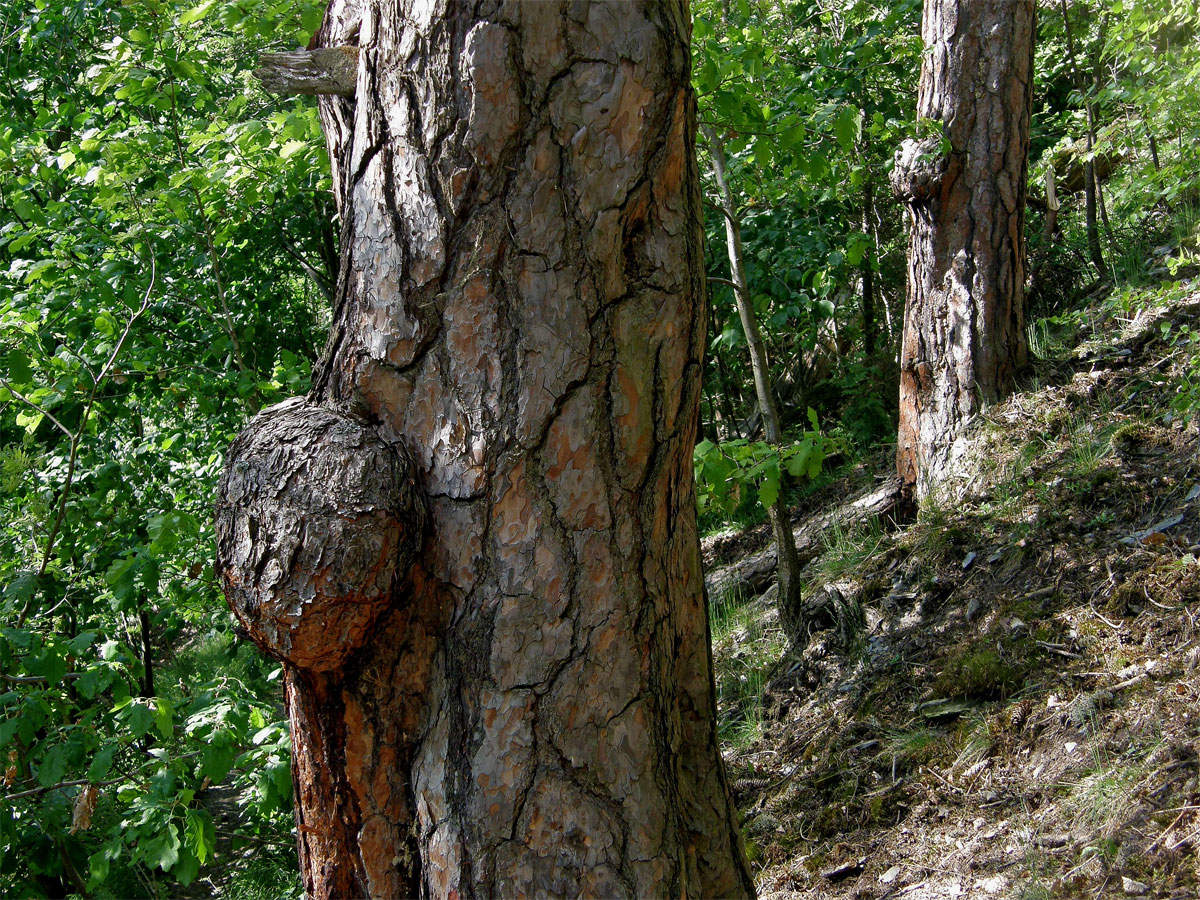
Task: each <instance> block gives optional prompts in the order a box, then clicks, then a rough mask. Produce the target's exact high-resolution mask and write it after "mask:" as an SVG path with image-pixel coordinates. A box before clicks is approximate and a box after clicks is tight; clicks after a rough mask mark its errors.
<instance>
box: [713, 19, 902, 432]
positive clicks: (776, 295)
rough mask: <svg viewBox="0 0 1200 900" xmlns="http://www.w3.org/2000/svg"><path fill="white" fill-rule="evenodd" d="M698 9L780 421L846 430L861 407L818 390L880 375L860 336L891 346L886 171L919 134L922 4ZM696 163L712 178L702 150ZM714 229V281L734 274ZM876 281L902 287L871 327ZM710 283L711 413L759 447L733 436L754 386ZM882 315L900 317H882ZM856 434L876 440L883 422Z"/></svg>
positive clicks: (893, 208) (717, 220) (891, 235)
mask: <svg viewBox="0 0 1200 900" xmlns="http://www.w3.org/2000/svg"><path fill="white" fill-rule="evenodd" d="M693 13H694V17H695V30H694V40H693V73H694V76H693V83H694V85H695V87H696V91H697V94H698V97H699V114H700V120H701V123H702V124H703V125H704V126H707V127H709V128H710V129H712V130H713V131H714V132H715V133H716V134H718V135H720V138H721V142H722V144H723V149H724V151H725V155H726V157H727V163H728V175H729V180H730V183H731V186H732V188H733V191H734V194H735V203H736V204H737V207H738V208H737V210H736V214H737V217H738V219H739V221H740V224H741V232H742V239H743V244H744V249H745V269H746V277H747V280H748V283H749V286H750V293H751V295H752V299H753V305H754V309H755V314H756V316H757V318H758V321H759V323H760V324H761V326H762V328H763V332H764V335H763V336H764V339H765V342H766V344H767V350H768V357H769V358H770V359H771V360H773V367H772V368H773V371H772V381H773V382H774V383H775V384H776V386H777V387H776V390H777V392H778V393H779V395H780V402H781V407H782V408H781V409H780V414H781V416H782V417H783V419H784V421H785V423H788V422H793V423H794V422H797V421H799V422H803V420H804V410H805V409H806V408H807V407H808V406H813V407H815V408H817V410H818V412H820V413H821V415H822V416H823V417H825V418H827V419H830V420H832V421H837V420H838V418H840V413H841V411H842V409H843V407H844V405H845V404H847V403H853V402H855V401H861V399H862V395H860V394H857V393H855V392H854V391H853V389H851V390H850V392H846V391H843V390H840V389H833V390H829V389H825V390H821V389H820V387H821V385H822V383H823V382H825V381H826V379H827V378H828V377H829V376H830V375H835V377H836V376H837V375H841V374H845V373H850V374H854V373H856V372H858V371H862V370H870V369H871V368H872V366H873V363H872V361H871V359H868V358H866V357H867V355H868V354H867V353H866V352H865V351H866V346H867V343H868V339H867V337H866V335H865V334H864V330H865V329H866V328H869V329H870V331H871V336H870V339H871V341H872V342H873V344H874V353H875V355H876V356H879V357H880V358H882V357H884V356H885V355H886V352H885V351H886V349H887V348H888V346H889V345H890V344H891V342H892V341H893V340H894V339H896V338H898V335H896V334H895V333H894V331H888V330H885V325H886V323H887V322H898V321H899V319H900V310H899V306H898V304H899V302H900V301H901V300H902V299H903V287H902V286H903V279H904V230H903V213H902V210H901V208H900V206H899V204H898V203H897V202H896V201H894V200H893V199H892V197H891V191H890V189H889V188H888V187H887V172H888V170H889V168H890V166H891V160H892V155H893V153H894V151H895V149H896V146H897V145H898V144H899V142H900V140H901V139H902V138H903V137H904V136H906V135H907V134H908V133H909V132H910V131H911V129H912V127H913V124H912V119H913V114H914V110H915V105H916V103H915V89H916V77H915V75H916V72H917V71H918V69H919V66H920V52H921V42H920V37H919V34H918V27H917V25H918V20H919V18H920V4H919V3H917V2H909V0H906V2H902V3H876V2H847V3H842V4H833V5H829V4H818V3H813V2H806V0H802V2H796V3H787V4H780V3H774V2H759V0H755V2H742V3H720V2H717V0H701V2H697V3H696V4H694V6H693ZM700 151H701V154H700V155H701V170H702V172H707V171H708V170H709V165H708V161H707V155H706V154H707V152H708V148H707V147H705V146H704V145H703V142H702V146H701V148H700ZM709 191H710V193H711V192H712V186H711V185H709ZM706 226H707V227H706V232H707V238H708V247H709V258H710V263H709V274H710V275H712V276H714V277H719V278H720V277H726V276H727V272H728V268H727V262H726V257H725V254H724V252H723V248H724V245H725V231H724V229H725V222H724V218H723V216H722V215H720V214H719V213H717V212H716V211H715V210H713V211H712V212H710V214H709V215H708V218H707V223H706ZM867 270H869V271H870V272H871V274H872V277H873V278H874V279H876V280H877V281H879V282H880V283H883V282H887V283H889V284H890V285H892V286H893V287H891V288H890V289H889V290H888V291H887V292H886V293H885V292H882V291H879V290H878V289H876V293H877V296H875V297H874V298H873V301H872V302H873V305H874V310H873V316H874V318H873V320H872V321H871V322H870V323H869V324H868V325H864V321H863V318H862V316H861V313H860V294H861V292H862V291H863V284H864V278H865V276H864V272H866V271H867ZM713 285H714V286H713V290H712V307H711V309H712V315H711V319H712V321H711V323H710V328H711V342H710V346H709V349H710V353H711V354H713V355H714V356H716V357H718V360H717V365H715V366H713V367H710V369H709V373H708V378H707V384H706V388H707V390H706V401H707V403H706V409H705V416H706V419H707V420H709V421H717V422H718V423H719V425H718V427H719V428H721V429H722V430H723V432H724V433H723V434H722V435H721V436H722V437H723V438H733V437H746V438H751V437H753V436H754V435H753V433H750V434H747V433H745V432H744V431H742V430H741V428H740V425H739V424H738V420H739V419H744V418H747V417H748V416H749V415H750V409H751V406H752V403H753V391H745V390H743V389H742V386H743V385H746V384H748V383H749V380H750V379H749V376H748V374H747V362H748V361H747V360H746V359H745V351H744V349H743V347H742V344H743V343H744V341H745V337H744V335H743V334H742V326H741V322H740V320H739V317H738V314H737V311H736V309H735V305H734V296H733V292H732V290H731V289H730V288H729V287H728V286H725V285H718V283H716V282H713ZM895 285H899V286H900V289H899V290H896V289H895V287H894V286H895ZM885 304H891V305H892V306H894V307H895V308H894V309H892V308H890V307H889V309H888V310H887V312H886V314H885V311H884V306H885ZM730 374H733V375H735V376H736V377H734V378H730V377H728V376H729V375H730ZM876 393H878V392H877V391H876ZM887 404H888V405H887V406H881V407H880V408H879V410H878V411H879V412H881V413H882V416H883V418H884V419H885V420H887V421H888V423H889V426H890V424H891V418H892V415H893V411H894V405H895V401H894V400H892V399H890V398H889V399H888V400H887ZM875 413H876V410H870V411H869V412H867V416H868V417H871V418H874V417H875ZM855 417H856V416H855V415H852V418H855ZM861 433H862V434H863V435H864V436H866V435H870V436H871V437H869V438H867V439H868V440H870V439H878V434H877V426H875V425H874V424H872V425H871V426H870V427H868V428H866V429H864V430H863V431H862V432H861Z"/></svg>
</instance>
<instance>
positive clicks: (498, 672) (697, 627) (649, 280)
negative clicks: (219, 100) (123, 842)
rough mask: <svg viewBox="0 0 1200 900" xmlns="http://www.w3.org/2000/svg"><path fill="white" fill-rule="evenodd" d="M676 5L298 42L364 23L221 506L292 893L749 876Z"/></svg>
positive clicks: (409, 12) (449, 15)
mask: <svg viewBox="0 0 1200 900" xmlns="http://www.w3.org/2000/svg"><path fill="white" fill-rule="evenodd" d="M476 10H478V12H476ZM689 30H690V26H689V20H688V11H687V8H686V5H685V4H684V3H681V2H668V3H654V4H644V5H643V4H636V5H635V4H621V5H612V4H604V3H592V4H586V3H585V4H578V3H550V2H543V3H486V4H471V5H460V4H457V3H433V4H426V3H415V2H409V0H400V2H388V3H383V2H376V0H334V2H333V3H332V4H331V6H330V8H329V10H328V11H327V13H326V18H325V22H324V24H323V25H322V28H321V30H320V32H319V33H318V36H317V41H316V43H317V44H319V45H320V46H323V47H338V46H349V45H354V44H357V45H359V59H358V68H357V87H356V91H355V93H354V96H353V97H345V96H336V95H335V96H328V95H326V96H323V97H322V99H321V101H320V111H321V118H322V123H323V125H324V128H325V133H326V139H327V143H328V147H329V153H330V158H331V161H332V163H333V171H334V185H335V191H336V194H337V200H338V207H339V210H340V212H341V216H342V220H343V233H342V241H341V247H342V265H341V273H340V276H339V285H338V291H337V301H336V306H335V311H334V319H333V327H332V333H331V335H330V339H329V344H328V347H327V349H326V354H325V357H324V359H323V361H322V363H321V364H320V365H319V366H318V368H317V370H316V372H315V375H314V387H313V390H312V393H311V394H310V396H309V398H308V399H307V400H306V401H296V402H292V403H290V404H288V405H286V406H285V407H284V408H282V409H279V408H275V409H273V410H270V411H267V412H265V413H263V414H262V415H261V416H260V417H258V418H256V419H255V420H254V421H253V422H252V423H251V424H250V426H248V428H247V431H246V432H244V433H243V435H242V437H240V438H239V440H238V443H237V444H235V446H234V449H233V450H232V451H231V454H230V459H229V461H228V464H227V466H228V467H227V472H226V476H225V478H224V479H223V481H222V489H221V500H220V502H219V506H218V533H219V554H220V560H221V566H222V569H223V575H224V579H225V583H226V586H227V590H228V592H229V596H230V602H231V604H232V605H233V607H234V609H235V611H236V612H237V614H238V615H239V617H240V618H241V619H242V620H243V622H244V623H245V624H246V627H247V629H248V630H249V631H250V632H251V634H252V635H253V636H254V637H255V638H256V640H258V641H259V642H260V643H261V644H262V645H263V646H264V647H266V648H267V649H268V652H271V653H272V654H274V655H275V656H277V657H279V658H281V659H283V660H284V663H285V671H286V683H287V703H288V710H289V714H290V717H291V724H292V736H293V746H294V750H295V754H294V774H295V781H296V788H297V791H296V793H297V803H298V811H297V819H298V823H299V841H300V854H301V864H302V867H303V870H304V881H305V887H306V890H307V891H308V894H309V896H310V897H314V898H332V897H364V896H374V897H413V896H422V897H437V898H444V897H461V898H465V897H516V896H529V895H552V896H581V895H582V896H598V897H663V896H668V895H671V896H693V897H701V896H704V897H727V896H746V895H749V894H752V892H753V885H752V882H751V879H750V877H749V874H748V870H747V866H746V863H745V861H744V859H743V857H742V854H741V850H740V846H739V839H738V835H737V832H736V828H735V824H734V811H733V808H732V805H731V802H730V798H729V792H728V789H727V785H726V779H725V774H724V770H723V766H722V762H721V757H720V754H719V752H718V747H717V738H716V729H715V716H714V712H715V710H714V690H713V682H712V667H711V658H710V650H709V640H708V633H707V619H706V616H705V608H704V597H703V582H702V578H701V572H700V561H699V542H698V539H697V533H696V520H695V500H694V493H693V491H694V489H693V482H692V463H691V459H692V448H693V445H694V443H695V436H696V428H697V419H698V410H699V398H700V376H701V363H702V355H703V349H704V337H705V323H704V303H703V293H702V291H703V283H702V277H703V261H702V256H701V232H700V211H699V203H700V200H699V189H698V180H697V173H696V169H695V163H694V159H693V154H692V147H693V142H694V128H695V125H694V122H695V113H694V102H693V97H692V94H691V91H690V88H689V49H688V39H689ZM373 498H374V499H373ZM409 560H411V562H409Z"/></svg>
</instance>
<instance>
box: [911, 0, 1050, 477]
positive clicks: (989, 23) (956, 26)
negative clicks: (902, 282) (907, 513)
mask: <svg viewBox="0 0 1200 900" xmlns="http://www.w3.org/2000/svg"><path fill="white" fill-rule="evenodd" d="M1034 16H1035V5H1034V2H1033V0H927V2H926V4H925V7H924V13H923V20H922V35H923V37H924V40H925V46H926V48H927V51H926V54H925V60H924V63H923V65H922V68H921V83H920V89H919V93H918V101H917V114H918V117H919V118H921V119H928V120H931V121H932V122H935V123H938V124H939V125H940V126H941V131H942V134H939V135H934V136H931V137H928V138H925V139H923V140H920V141H906V142H905V143H904V146H902V147H901V149H900V150H899V151H898V152H897V154H896V165H895V167H894V169H893V173H892V187H893V190H894V191H895V193H896V195H897V196H898V197H899V198H900V199H902V200H903V201H904V202H905V203H906V204H907V206H908V209H909V213H910V220H911V232H910V237H909V251H908V297H907V303H906V307H905V317H904V335H903V338H902V342H901V350H900V427H899V434H898V445H897V468H898V471H899V474H900V478H901V480H902V482H903V483H904V484H905V487H906V490H907V491H909V492H910V493H911V494H912V495H913V496H914V497H915V498H916V499H920V498H921V497H923V496H924V495H925V494H926V493H927V492H928V490H929V488H930V487H931V486H932V485H934V484H936V483H937V482H938V481H939V480H940V479H941V477H942V476H943V475H944V474H945V471H946V468H947V465H948V462H949V456H950V451H951V448H952V445H953V442H954V440H955V438H956V437H957V436H958V434H959V432H960V431H961V430H962V428H963V426H964V425H965V424H966V423H967V421H968V420H969V419H970V418H971V417H972V416H973V415H974V414H975V413H976V412H978V411H979V410H980V409H981V408H982V407H983V406H984V405H986V404H989V403H993V402H995V401H997V400H999V399H1000V398H1002V397H1003V396H1004V395H1005V394H1006V393H1007V392H1008V391H1009V390H1010V388H1011V385H1012V381H1013V376H1014V374H1015V372H1016V371H1017V370H1018V369H1019V368H1020V367H1021V366H1023V365H1024V363H1025V359H1026V344H1025V310H1024V307H1025V294H1024V284H1025V249H1024V227H1025V182H1026V171H1027V157H1028V150H1029V119H1030V106H1031V103H1032V69H1033V37H1034ZM943 142H945V143H946V144H948V150H947V149H946V146H945V145H944V144H943Z"/></svg>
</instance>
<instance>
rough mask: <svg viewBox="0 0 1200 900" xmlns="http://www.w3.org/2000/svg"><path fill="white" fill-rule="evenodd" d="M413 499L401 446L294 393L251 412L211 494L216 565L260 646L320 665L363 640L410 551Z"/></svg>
mask: <svg viewBox="0 0 1200 900" xmlns="http://www.w3.org/2000/svg"><path fill="white" fill-rule="evenodd" d="M424 524H425V506H424V500H423V495H422V494H421V491H420V489H419V487H418V485H417V482H416V478H415V468H414V466H413V463H412V460H411V458H410V457H409V455H408V453H407V452H406V451H405V450H404V448H403V447H401V446H399V445H396V444H390V443H388V442H386V441H384V440H383V439H382V438H380V437H379V435H378V434H376V432H375V431H374V429H372V428H371V427H370V426H369V425H368V424H367V423H366V422H364V421H362V420H361V419H358V418H356V417H355V416H352V415H348V414H346V413H343V412H341V411H339V410H335V409H329V408H324V407H319V406H313V405H310V404H309V403H308V402H307V401H305V400H304V399H303V398H296V399H293V400H288V401H285V402H284V403H280V404H278V405H277V406H273V407H271V408H269V409H266V410H264V411H263V412H261V413H259V414H258V415H257V416H255V417H254V419H252V420H251V422H250V424H249V425H247V426H246V428H245V430H243V431H242V433H241V434H240V435H239V436H238V438H237V440H236V441H234V443H233V446H232V447H231V448H230V450H229V457H228V459H227V460H226V465H225V473H224V475H222V477H221V482H220V485H219V487H218V489H217V509H216V525H217V569H218V572H219V573H220V575H221V579H222V581H223V582H224V586H225V594H226V597H227V598H228V600H229V605H230V607H231V608H232V610H233V612H234V614H235V615H236V616H237V618H238V619H239V620H240V621H241V623H242V625H243V626H244V627H245V629H246V631H247V632H249V634H250V636H251V638H252V639H253V640H254V641H255V643H257V644H258V645H259V646H260V647H261V648H262V649H263V650H264V651H265V652H267V653H268V654H270V655H271V656H274V657H276V658H277V659H280V660H283V661H286V662H288V663H291V664H292V665H294V666H296V667H297V668H300V669H305V670H308V671H314V672H329V671H333V670H335V669H339V668H341V666H342V665H343V664H344V663H345V662H346V660H347V658H348V657H349V656H350V655H351V654H352V653H353V652H354V651H355V650H357V649H359V648H360V647H362V646H363V645H364V644H365V643H367V641H368V638H369V632H370V630H371V627H372V626H373V625H374V624H375V622H376V621H377V620H378V619H379V617H380V615H381V614H382V613H383V612H384V611H386V610H387V609H388V608H389V607H390V606H391V605H392V603H393V602H394V600H395V599H396V595H397V592H398V591H397V589H398V588H399V587H400V586H401V585H402V584H403V581H404V579H405V577H406V575H407V574H408V570H409V567H410V566H411V565H412V563H413V561H414V560H415V558H416V555H417V553H418V552H419V550H420V547H421V540H422V535H423V533H424Z"/></svg>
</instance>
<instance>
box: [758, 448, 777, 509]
mask: <svg viewBox="0 0 1200 900" xmlns="http://www.w3.org/2000/svg"><path fill="white" fill-rule="evenodd" d="M779 481H780V476H779V460H778V459H771V460H767V465H766V466H764V467H763V480H762V482H761V483H760V484H759V486H758V500H759V502H760V503H762V505H763V506H765V507H767V508H768V509H770V508H771V507H772V506H774V505H775V501H776V500H778V499H779Z"/></svg>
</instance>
